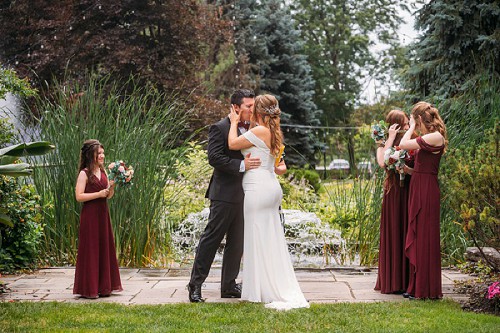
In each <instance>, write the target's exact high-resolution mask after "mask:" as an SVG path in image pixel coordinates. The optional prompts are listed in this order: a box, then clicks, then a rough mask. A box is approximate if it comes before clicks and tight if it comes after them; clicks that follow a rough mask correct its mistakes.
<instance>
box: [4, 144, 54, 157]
mask: <svg viewBox="0 0 500 333" xmlns="http://www.w3.org/2000/svg"><path fill="white" fill-rule="evenodd" d="M54 148H55V146H54V145H53V144H52V143H50V142H47V141H36V142H28V143H19V144H17V145H12V146H9V147H6V148H3V149H0V156H1V155H9V156H27V155H43V154H46V153H48V152H49V151H51V150H53V149H54Z"/></svg>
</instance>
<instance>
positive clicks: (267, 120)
mask: <svg viewBox="0 0 500 333" xmlns="http://www.w3.org/2000/svg"><path fill="white" fill-rule="evenodd" d="M255 113H256V114H258V115H259V116H260V117H261V119H262V121H263V122H264V124H266V125H267V127H269V130H270V131H271V153H272V154H273V155H276V154H278V153H279V151H280V148H281V146H282V145H283V133H282V132H281V128H280V115H281V110H280V108H279V105H278V100H277V99H276V97H274V96H273V95H259V96H257V97H256V98H255ZM264 124H261V125H264Z"/></svg>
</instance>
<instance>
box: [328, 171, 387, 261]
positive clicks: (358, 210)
mask: <svg viewBox="0 0 500 333" xmlns="http://www.w3.org/2000/svg"><path fill="white" fill-rule="evenodd" d="M377 171H378V172H377V173H376V174H375V176H374V177H373V178H369V179H363V178H360V177H358V178H354V179H345V180H337V181H333V182H330V183H328V184H325V194H324V195H323V196H322V197H323V199H322V200H321V201H322V202H323V203H324V204H325V210H324V211H322V210H320V211H321V213H320V216H321V218H322V220H323V221H325V222H328V223H330V224H331V225H332V226H334V227H336V228H339V229H340V230H341V231H342V238H344V239H345V240H346V245H347V254H346V258H345V260H346V263H348V262H352V261H354V260H356V257H357V256H359V258H358V259H359V263H360V264H361V265H365V266H371V265H374V264H376V262H377V258H378V247H379V233H380V209H381V206H382V194H383V193H382V191H383V180H384V173H383V170H381V169H379V168H377Z"/></svg>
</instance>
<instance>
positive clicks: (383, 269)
mask: <svg viewBox="0 0 500 333" xmlns="http://www.w3.org/2000/svg"><path fill="white" fill-rule="evenodd" d="M385 121H386V123H388V124H390V127H389V137H388V138H387V141H386V142H385V144H384V145H383V146H381V147H379V148H378V149H377V163H378V164H379V165H380V167H381V168H385V167H386V165H385V162H384V152H385V151H386V150H387V149H389V148H391V147H393V146H398V145H399V143H400V141H401V138H402V137H403V133H404V131H406V130H408V128H409V124H408V122H409V120H408V117H407V116H406V114H405V113H404V112H403V111H400V110H392V111H390V112H389V113H388V114H387V117H386V119H385ZM400 129H401V130H400ZM401 132H402V133H401ZM412 163H413V161H412V160H411V161H410V160H408V161H407V163H406V164H407V166H405V170H404V172H405V173H407V174H411V172H412V169H411V166H413V164H412ZM385 172H386V178H385V182H384V197H383V199H382V213H381V216H380V247H379V261H378V276H377V283H376V285H375V290H380V292H381V293H383V294H391V293H403V292H405V291H406V288H407V287H408V270H409V267H408V266H409V264H408V259H407V258H406V255H405V253H404V250H405V238H406V231H407V227H408V190H409V187H410V177H409V176H408V175H407V176H406V177H405V180H404V182H403V183H402V186H401V184H400V180H399V173H398V172H397V171H395V170H389V169H386V171H385Z"/></svg>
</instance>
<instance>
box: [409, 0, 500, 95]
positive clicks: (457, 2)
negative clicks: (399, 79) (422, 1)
mask: <svg viewBox="0 0 500 333" xmlns="http://www.w3.org/2000/svg"><path fill="white" fill-rule="evenodd" d="M416 26H417V28H419V29H420V30H421V31H422V35H421V37H420V38H419V40H418V42H416V43H415V44H413V45H412V46H411V51H412V55H413V59H414V61H413V65H412V66H411V67H410V68H409V69H408V71H407V72H406V75H405V77H406V80H405V86H406V87H407V88H408V89H409V90H410V91H411V92H412V93H413V94H414V96H415V97H417V98H419V99H423V98H425V97H427V96H439V97H441V98H448V97H452V96H454V95H455V94H457V93H458V92H460V91H463V90H465V89H467V87H468V86H470V85H471V84H474V82H475V81H477V78H478V77H479V76H480V75H481V74H482V73H488V75H495V76H497V77H498V75H499V74H500V7H499V1H498V0H433V1H430V2H429V3H428V4H426V5H425V6H424V7H423V8H422V9H421V10H420V11H419V13H418V16H417V21H416Z"/></svg>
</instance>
